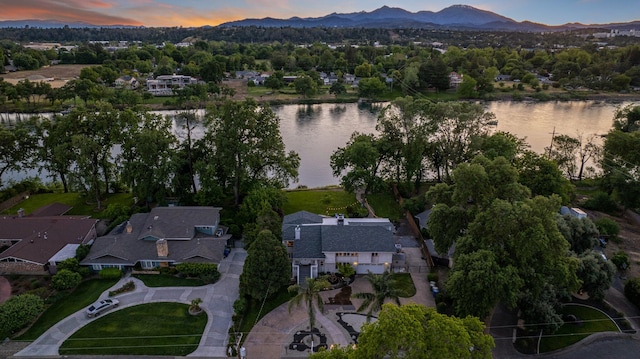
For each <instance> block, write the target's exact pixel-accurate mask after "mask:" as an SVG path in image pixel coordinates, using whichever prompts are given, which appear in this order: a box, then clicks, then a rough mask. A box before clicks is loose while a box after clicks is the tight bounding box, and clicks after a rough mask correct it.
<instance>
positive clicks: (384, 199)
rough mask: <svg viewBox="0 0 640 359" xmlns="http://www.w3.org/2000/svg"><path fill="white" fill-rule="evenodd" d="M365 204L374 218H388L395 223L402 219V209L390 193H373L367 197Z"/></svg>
mask: <svg viewBox="0 0 640 359" xmlns="http://www.w3.org/2000/svg"><path fill="white" fill-rule="evenodd" d="M367 202H369V205H371V207H372V208H373V211H374V212H375V213H376V216H378V217H383V218H389V219H390V220H391V221H395V220H397V219H400V218H402V217H403V215H402V208H401V207H400V205H399V204H398V202H396V200H395V198H394V197H393V193H391V191H389V192H387V193H374V194H369V195H367Z"/></svg>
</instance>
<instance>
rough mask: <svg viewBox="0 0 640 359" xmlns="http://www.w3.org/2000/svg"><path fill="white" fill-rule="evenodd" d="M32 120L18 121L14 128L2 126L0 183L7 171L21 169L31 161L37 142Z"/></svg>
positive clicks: (0, 129) (0, 135)
mask: <svg viewBox="0 0 640 359" xmlns="http://www.w3.org/2000/svg"><path fill="white" fill-rule="evenodd" d="M33 135H34V128H33V127H32V123H31V121H25V122H18V123H16V125H15V126H14V127H13V128H8V127H5V126H0V185H2V175H3V174H4V173H5V172H7V171H19V170H20V169H22V168H24V167H28V166H29V163H31V159H32V156H33V154H34V153H33V151H34V150H35V144H36V143H37V140H36V138H34V136H33Z"/></svg>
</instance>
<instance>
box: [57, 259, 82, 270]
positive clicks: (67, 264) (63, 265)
mask: <svg viewBox="0 0 640 359" xmlns="http://www.w3.org/2000/svg"><path fill="white" fill-rule="evenodd" d="M56 268H58V270H59V271H60V270H63V269H66V270H68V271H71V272H77V271H78V269H79V268H80V262H79V261H78V260H77V259H76V258H68V259H65V260H63V261H62V262H60V263H58V265H57V266H56Z"/></svg>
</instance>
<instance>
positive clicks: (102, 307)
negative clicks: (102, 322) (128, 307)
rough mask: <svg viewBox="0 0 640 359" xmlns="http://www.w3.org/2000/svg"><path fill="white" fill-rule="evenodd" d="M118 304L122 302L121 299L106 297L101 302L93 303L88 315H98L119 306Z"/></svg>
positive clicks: (90, 316)
mask: <svg viewBox="0 0 640 359" xmlns="http://www.w3.org/2000/svg"><path fill="white" fill-rule="evenodd" d="M118 304H120V301H118V300H117V299H104V300H101V301H99V302H95V303H93V304H91V306H90V307H89V308H87V317H89V318H93V317H97V316H98V315H100V314H102V312H105V311H107V310H109V309H111V308H115V307H117V306H118Z"/></svg>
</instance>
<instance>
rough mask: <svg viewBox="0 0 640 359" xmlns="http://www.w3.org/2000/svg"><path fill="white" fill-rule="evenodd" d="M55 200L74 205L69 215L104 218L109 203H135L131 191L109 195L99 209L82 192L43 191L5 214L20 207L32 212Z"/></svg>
mask: <svg viewBox="0 0 640 359" xmlns="http://www.w3.org/2000/svg"><path fill="white" fill-rule="evenodd" d="M55 202H59V203H63V204H66V205H69V206H73V208H72V209H71V210H70V211H69V212H67V213H66V214H68V215H90V216H92V217H95V218H103V217H102V216H103V215H104V211H103V210H104V209H105V208H107V206H108V205H110V204H115V203H122V204H125V205H128V206H129V205H132V204H133V199H132V197H131V194H130V193H115V194H110V195H108V196H107V199H105V200H103V201H102V203H101V209H100V210H98V209H97V207H96V204H95V203H94V202H92V201H91V200H90V199H88V198H87V197H85V196H83V195H81V194H80V193H41V194H34V195H31V196H29V198H27V199H26V200H24V201H22V202H20V203H18V204H17V205H15V206H13V207H11V208H9V209H8V210H7V211H5V212H4V214H14V213H17V211H18V209H19V208H23V209H24V211H25V214H30V213H31V212H33V211H35V210H36V209H38V208H40V207H42V206H46V205H48V204H52V203H55ZM87 202H89V203H87Z"/></svg>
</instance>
